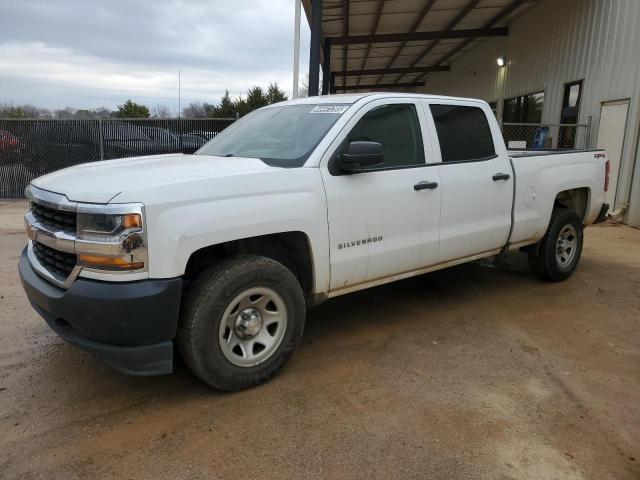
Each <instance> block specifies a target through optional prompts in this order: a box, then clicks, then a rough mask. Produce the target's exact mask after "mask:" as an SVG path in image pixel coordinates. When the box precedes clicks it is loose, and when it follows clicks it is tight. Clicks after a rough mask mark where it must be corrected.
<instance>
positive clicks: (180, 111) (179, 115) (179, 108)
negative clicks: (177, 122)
mask: <svg viewBox="0 0 640 480" xmlns="http://www.w3.org/2000/svg"><path fill="white" fill-rule="evenodd" d="M181 115H182V108H181V105H180V69H178V118H180V117H181Z"/></svg>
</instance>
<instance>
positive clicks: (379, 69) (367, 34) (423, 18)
mask: <svg viewBox="0 0 640 480" xmlns="http://www.w3.org/2000/svg"><path fill="white" fill-rule="evenodd" d="M311 1H312V0H302V4H303V6H304V9H305V12H306V15H307V19H308V20H309V23H311ZM540 1H541V0H324V1H323V5H322V37H323V38H324V40H325V42H324V48H325V49H329V50H330V71H331V72H333V73H334V75H335V86H336V91H338V92H340V91H356V90H358V91H369V90H374V89H377V90H385V89H390V88H412V87H416V86H420V85H423V84H424V81H425V78H427V76H428V75H432V74H434V73H433V72H438V71H440V72H442V71H444V72H446V71H447V70H448V67H449V65H450V63H451V62H452V61H454V60H455V59H456V58H457V57H458V56H460V55H464V53H465V52H467V51H468V50H470V49H472V48H474V46H475V45H476V44H477V43H478V42H479V41H482V38H484V37H493V36H504V35H507V34H508V26H509V25H510V24H511V23H512V22H513V21H514V19H516V18H517V17H520V16H521V15H524V14H525V13H526V12H528V11H529V10H531V9H532V8H535V7H536V6H537V5H538V4H539V3H540ZM327 38H329V39H330V40H328V41H327ZM329 42H330V43H329ZM329 45H330V47H329V48H327V47H328V46H329ZM325 55H326V53H323V56H325ZM398 69H404V70H398ZM325 71H327V70H325ZM439 75H447V73H439ZM345 86H346V87H347V88H345Z"/></svg>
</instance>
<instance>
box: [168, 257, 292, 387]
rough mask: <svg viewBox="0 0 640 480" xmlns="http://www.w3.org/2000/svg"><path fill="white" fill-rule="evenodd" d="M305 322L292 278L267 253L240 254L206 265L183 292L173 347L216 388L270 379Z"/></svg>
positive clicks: (286, 355)
mask: <svg viewBox="0 0 640 480" xmlns="http://www.w3.org/2000/svg"><path fill="white" fill-rule="evenodd" d="M304 322H305V301H304V295H303V293H302V289H301V288H300V284H299V283H298V281H297V279H296V278H295V276H294V275H293V274H292V273H291V272H290V271H289V270H288V269H287V268H286V267H284V266H283V265H282V264H280V263H278V262H276V261H274V260H271V259H269V258H266V257H260V256H254V255H242V256H238V257H233V258H228V259H225V260H223V261H221V262H220V263H218V264H216V265H214V266H212V267H210V268H209V269H208V270H206V271H205V272H203V273H202V274H201V275H200V276H199V277H198V278H197V279H196V281H195V283H194V285H193V287H192V288H191V290H190V291H189V293H188V294H187V297H186V300H185V304H184V307H183V312H182V318H181V321H180V326H179V329H178V348H179V350H180V352H181V354H182V357H183V359H184V361H185V363H186V364H187V366H188V367H189V368H190V369H191V370H192V371H193V372H194V373H195V374H196V375H197V376H198V377H199V378H200V379H202V380H203V381H204V382H206V383H208V384H209V385H211V386H213V387H215V388H218V389H220V390H228V391H235V390H241V389H244V388H248V387H251V386H254V385H257V384H259V383H262V382H263V381H265V380H267V379H268V378H270V377H271V376H272V375H274V374H275V373H276V372H277V371H278V370H279V369H280V368H281V367H282V366H283V365H284V364H285V363H286V362H287V361H288V360H289V358H290V357H291V355H292V354H293V351H294V350H295V348H296V346H297V344H298V342H299V340H300V337H301V336H302V331H303V329H304Z"/></svg>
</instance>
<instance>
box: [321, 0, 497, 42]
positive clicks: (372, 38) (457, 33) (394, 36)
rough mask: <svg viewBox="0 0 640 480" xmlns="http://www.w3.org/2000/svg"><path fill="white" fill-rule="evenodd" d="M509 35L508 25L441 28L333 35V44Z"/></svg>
mask: <svg viewBox="0 0 640 480" xmlns="http://www.w3.org/2000/svg"><path fill="white" fill-rule="evenodd" d="M314 1H315V0H314ZM507 35H509V28H508V27H502V28H472V29H467V30H441V31H437V32H413V33H381V34H377V35H354V36H348V37H333V44H334V45H345V44H346V45H357V44H359V43H388V42H419V41H423V40H445V39H450V38H477V37H506V36H507Z"/></svg>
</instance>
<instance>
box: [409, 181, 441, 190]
mask: <svg viewBox="0 0 640 480" xmlns="http://www.w3.org/2000/svg"><path fill="white" fill-rule="evenodd" d="M434 188H438V184H437V183H436V182H418V183H416V184H415V185H414V186H413V189H414V190H415V191H416V192H417V191H418V190H433V189H434Z"/></svg>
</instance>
